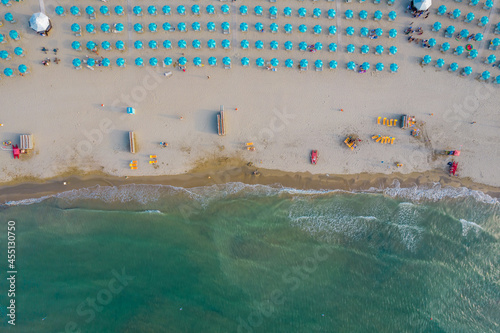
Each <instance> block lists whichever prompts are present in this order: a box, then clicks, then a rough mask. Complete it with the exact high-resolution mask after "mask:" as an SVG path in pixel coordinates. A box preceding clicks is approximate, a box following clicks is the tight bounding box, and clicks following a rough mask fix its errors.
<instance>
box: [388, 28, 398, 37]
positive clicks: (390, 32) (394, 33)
mask: <svg viewBox="0 0 500 333" xmlns="http://www.w3.org/2000/svg"><path fill="white" fill-rule="evenodd" d="M397 35H398V31H397V30H396V29H391V30H389V37H390V38H396V36H397Z"/></svg>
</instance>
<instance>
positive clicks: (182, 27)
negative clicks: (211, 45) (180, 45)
mask: <svg viewBox="0 0 500 333" xmlns="http://www.w3.org/2000/svg"><path fill="white" fill-rule="evenodd" d="M177 30H179V31H180V32H185V31H186V23H184V22H179V24H177Z"/></svg>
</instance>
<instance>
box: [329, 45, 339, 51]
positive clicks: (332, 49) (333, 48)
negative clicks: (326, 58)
mask: <svg viewBox="0 0 500 333" xmlns="http://www.w3.org/2000/svg"><path fill="white" fill-rule="evenodd" d="M328 50H330V52H337V44H336V43H330V44H329V45H328Z"/></svg>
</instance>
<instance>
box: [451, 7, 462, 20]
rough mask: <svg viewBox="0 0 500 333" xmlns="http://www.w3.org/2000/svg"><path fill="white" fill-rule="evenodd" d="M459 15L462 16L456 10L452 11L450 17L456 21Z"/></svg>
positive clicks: (458, 10)
mask: <svg viewBox="0 0 500 333" xmlns="http://www.w3.org/2000/svg"><path fill="white" fill-rule="evenodd" d="M461 14H462V12H461V11H460V9H458V8H457V9H455V10H454V11H453V13H452V16H453V18H454V19H456V18H458V17H460V15H461Z"/></svg>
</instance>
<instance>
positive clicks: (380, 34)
mask: <svg viewBox="0 0 500 333" xmlns="http://www.w3.org/2000/svg"><path fill="white" fill-rule="evenodd" d="M383 33H384V30H382V29H380V28H377V29H375V34H376V35H377V36H379V37H380V36H382V34H383Z"/></svg>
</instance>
